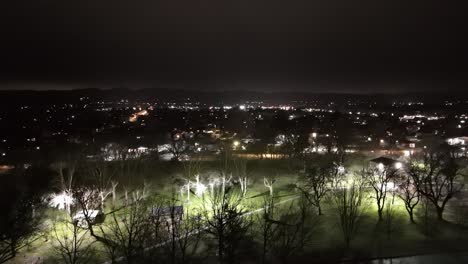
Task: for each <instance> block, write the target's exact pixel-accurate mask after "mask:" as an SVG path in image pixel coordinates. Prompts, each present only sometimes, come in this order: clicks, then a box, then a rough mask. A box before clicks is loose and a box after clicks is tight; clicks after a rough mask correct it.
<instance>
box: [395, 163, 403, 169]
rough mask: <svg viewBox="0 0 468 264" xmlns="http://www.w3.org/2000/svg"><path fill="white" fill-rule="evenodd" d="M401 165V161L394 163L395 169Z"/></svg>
mask: <svg viewBox="0 0 468 264" xmlns="http://www.w3.org/2000/svg"><path fill="white" fill-rule="evenodd" d="M402 167H403V164H401V162H397V163H395V169H397V170H399V169H401V168H402Z"/></svg>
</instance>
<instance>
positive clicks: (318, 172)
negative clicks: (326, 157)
mask: <svg viewBox="0 0 468 264" xmlns="http://www.w3.org/2000/svg"><path fill="white" fill-rule="evenodd" d="M333 173H334V172H333V168H332V167H329V166H323V167H322V166H314V165H311V164H308V165H306V167H305V169H304V177H305V189H302V188H301V191H302V193H303V194H304V195H305V197H306V198H307V200H309V202H310V203H311V204H313V205H314V206H315V207H317V210H318V214H319V215H322V207H321V201H322V200H323V198H324V197H325V196H326V194H327V193H328V192H329V191H330V184H329V183H330V181H331V177H332V175H333Z"/></svg>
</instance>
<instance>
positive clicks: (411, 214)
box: [408, 209, 416, 224]
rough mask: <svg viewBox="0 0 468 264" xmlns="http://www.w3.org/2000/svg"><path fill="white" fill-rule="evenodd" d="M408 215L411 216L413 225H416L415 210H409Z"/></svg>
mask: <svg viewBox="0 0 468 264" xmlns="http://www.w3.org/2000/svg"><path fill="white" fill-rule="evenodd" d="M408 214H409V217H410V221H411V223H412V224H416V222H415V221H414V215H413V209H411V210H409V211H408Z"/></svg>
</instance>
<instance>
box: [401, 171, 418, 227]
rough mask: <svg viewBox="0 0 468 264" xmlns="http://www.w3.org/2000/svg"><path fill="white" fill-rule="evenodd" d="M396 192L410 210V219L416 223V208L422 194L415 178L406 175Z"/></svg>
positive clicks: (407, 209) (408, 210)
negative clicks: (415, 182) (414, 180)
mask: <svg viewBox="0 0 468 264" xmlns="http://www.w3.org/2000/svg"><path fill="white" fill-rule="evenodd" d="M396 193H397V196H398V197H399V198H400V199H401V200H402V201H403V203H404V204H405V209H406V211H407V212H408V215H409V218H410V221H411V223H413V224H414V223H415V221H414V208H415V207H416V206H417V205H418V203H419V201H420V197H421V195H420V193H419V192H418V189H417V187H416V185H415V184H414V182H413V179H412V178H411V177H408V176H407V177H404V179H403V180H402V181H401V182H400V184H399V186H398V188H397V191H396Z"/></svg>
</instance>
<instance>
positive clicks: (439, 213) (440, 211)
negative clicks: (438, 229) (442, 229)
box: [436, 205, 444, 221]
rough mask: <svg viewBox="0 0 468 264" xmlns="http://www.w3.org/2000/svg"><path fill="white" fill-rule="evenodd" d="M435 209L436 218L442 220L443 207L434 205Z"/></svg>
mask: <svg viewBox="0 0 468 264" xmlns="http://www.w3.org/2000/svg"><path fill="white" fill-rule="evenodd" d="M436 211H437V219H438V220H440V221H444V217H443V214H444V207H441V206H437V205H436Z"/></svg>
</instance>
